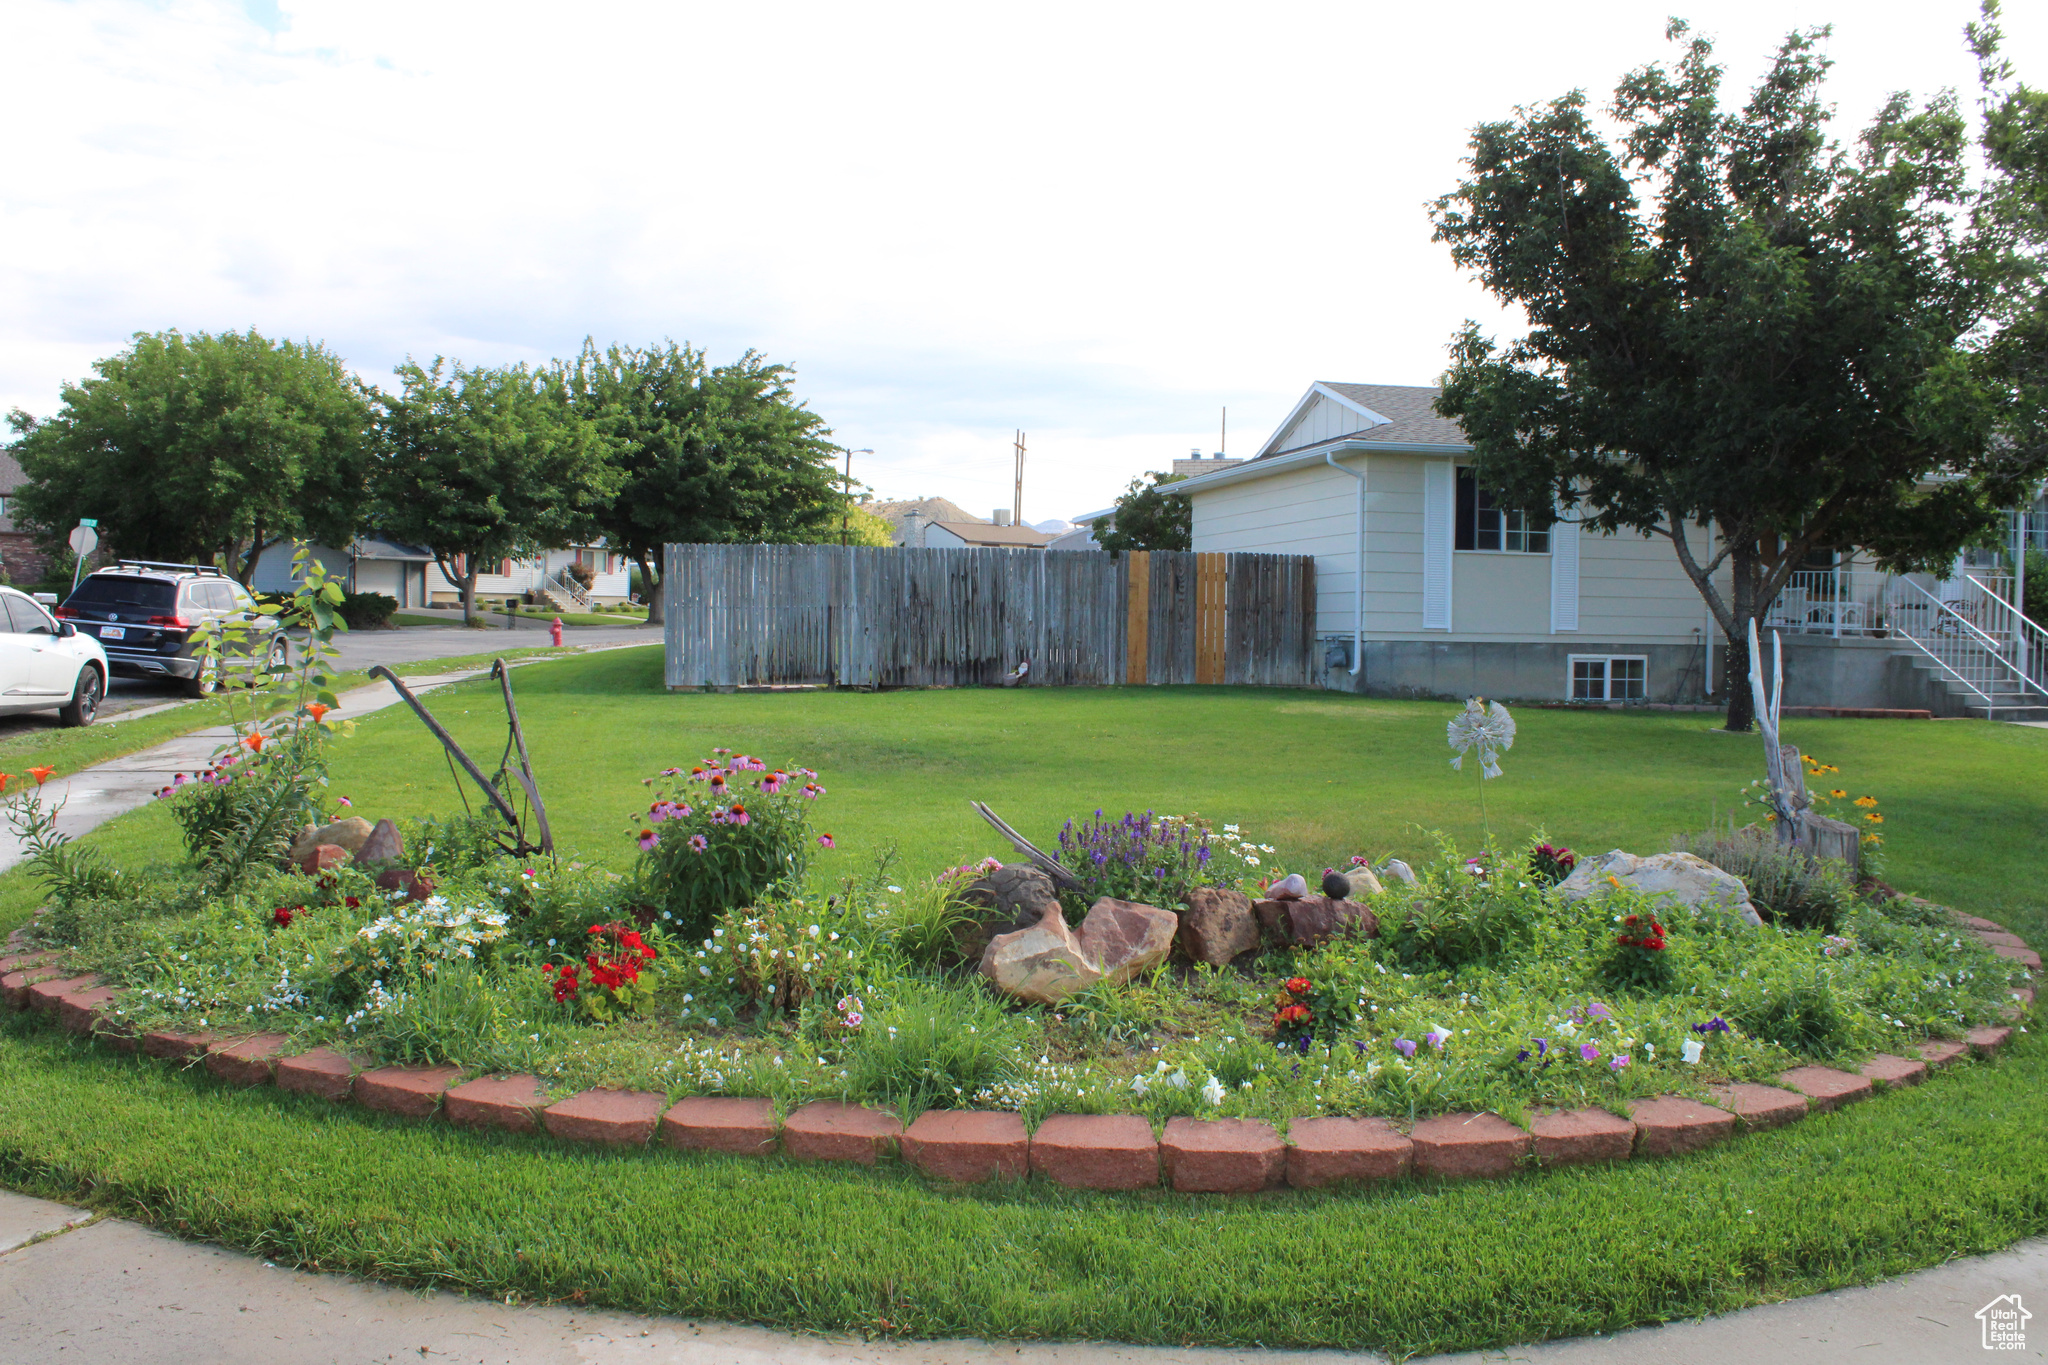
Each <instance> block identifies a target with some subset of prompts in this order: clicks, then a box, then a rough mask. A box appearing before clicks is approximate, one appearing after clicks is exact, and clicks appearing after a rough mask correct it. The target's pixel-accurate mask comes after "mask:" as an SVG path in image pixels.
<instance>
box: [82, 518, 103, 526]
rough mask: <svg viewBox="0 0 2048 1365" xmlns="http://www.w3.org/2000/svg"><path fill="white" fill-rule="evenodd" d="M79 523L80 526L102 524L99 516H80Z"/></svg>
mask: <svg viewBox="0 0 2048 1365" xmlns="http://www.w3.org/2000/svg"><path fill="white" fill-rule="evenodd" d="M78 524H79V525H80V526H97V525H99V524H100V519H99V518H98V517H80V518H79V519H78Z"/></svg>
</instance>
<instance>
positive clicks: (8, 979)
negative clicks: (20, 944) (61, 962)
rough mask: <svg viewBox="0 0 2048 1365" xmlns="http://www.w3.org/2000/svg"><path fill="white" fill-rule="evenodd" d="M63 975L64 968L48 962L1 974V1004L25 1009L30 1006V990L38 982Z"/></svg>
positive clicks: (13, 1008)
mask: <svg viewBox="0 0 2048 1365" xmlns="http://www.w3.org/2000/svg"><path fill="white" fill-rule="evenodd" d="M63 975H64V973H63V971H62V969H60V968H57V967H53V966H50V965H47V964H46V965H43V966H39V967H25V968H23V969H22V970H21V971H18V972H7V973H5V974H0V1006H4V1007H5V1008H7V1009H11V1010H25V1009H27V1008H28V993H29V990H30V989H31V988H32V987H33V986H34V985H35V984H36V983H37V982H39V981H52V980H56V979H57V978H60V977H62V976H63Z"/></svg>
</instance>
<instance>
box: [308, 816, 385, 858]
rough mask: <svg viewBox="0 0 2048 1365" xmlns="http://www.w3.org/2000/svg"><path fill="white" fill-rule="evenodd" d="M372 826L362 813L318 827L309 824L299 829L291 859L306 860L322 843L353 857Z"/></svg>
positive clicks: (365, 839)
mask: <svg viewBox="0 0 2048 1365" xmlns="http://www.w3.org/2000/svg"><path fill="white" fill-rule="evenodd" d="M372 828H373V827H372V826H371V824H370V822H369V821H368V820H365V819H364V818H363V817H362V816H360V815H351V816H350V817H349V818H348V819H346V820H336V821H335V822H334V823H333V824H331V825H321V826H319V827H318V828H315V827H314V826H312V825H307V826H306V827H305V828H303V829H301V830H300V831H299V837H298V838H296V839H294V840H292V846H291V860H292V861H293V862H295V863H298V862H304V861H305V859H306V855H308V854H310V853H311V852H312V851H313V850H314V849H316V848H318V847H320V846H321V845H322V844H330V845H332V846H333V847H335V848H338V849H340V850H341V851H342V852H344V853H346V854H348V855H349V857H351V858H353V857H354V856H355V855H356V850H357V849H359V848H361V847H362V846H363V844H364V843H365V842H366V841H367V840H368V839H369V837H370V831H371V829H372ZM393 832H394V833H396V831H393Z"/></svg>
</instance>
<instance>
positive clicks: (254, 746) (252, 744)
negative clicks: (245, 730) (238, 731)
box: [242, 735, 263, 754]
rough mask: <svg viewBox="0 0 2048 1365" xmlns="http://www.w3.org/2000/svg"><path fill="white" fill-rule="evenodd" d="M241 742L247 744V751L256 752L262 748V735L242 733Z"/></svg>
mask: <svg viewBox="0 0 2048 1365" xmlns="http://www.w3.org/2000/svg"><path fill="white" fill-rule="evenodd" d="M242 743H244V744H246V745H247V746H249V752H250V753H252V754H253V753H256V752H258V751H259V750H261V749H262V748H263V736H261V735H243V736H242Z"/></svg>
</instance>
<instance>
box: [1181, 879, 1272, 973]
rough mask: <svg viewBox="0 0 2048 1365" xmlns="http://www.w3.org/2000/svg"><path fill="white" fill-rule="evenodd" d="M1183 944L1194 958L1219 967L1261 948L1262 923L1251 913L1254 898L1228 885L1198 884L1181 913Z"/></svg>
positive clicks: (1190, 893)
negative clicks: (1242, 954)
mask: <svg viewBox="0 0 2048 1365" xmlns="http://www.w3.org/2000/svg"><path fill="white" fill-rule="evenodd" d="M1180 945H1181V947H1182V948H1183V949H1184V950H1185V951H1186V952H1187V955H1188V956H1189V957H1191V958H1193V959H1194V960H1195V961H1197V962H1207V963H1209V964H1210V965H1211V966H1216V967H1222V966H1225V965H1227V964H1228V963H1229V962H1230V960H1231V959H1232V958H1234V957H1236V956H1237V955H1238V954H1239V953H1242V952H1245V951H1246V950H1248V949H1251V948H1256V947H1258V946H1259V922H1258V920H1257V919H1256V918H1254V917H1253V915H1252V903H1251V898H1250V897H1248V896H1246V895H1245V894H1244V892H1242V891H1232V890H1230V889H1229V888H1227V887H1221V886H1198V887H1196V888H1195V889H1194V890H1192V891H1190V892H1189V893H1188V908H1187V909H1186V910H1184V911H1182V912H1181V916H1180Z"/></svg>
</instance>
